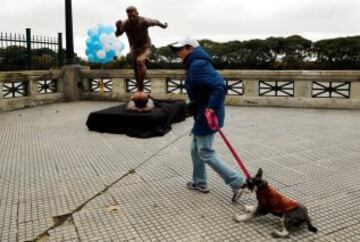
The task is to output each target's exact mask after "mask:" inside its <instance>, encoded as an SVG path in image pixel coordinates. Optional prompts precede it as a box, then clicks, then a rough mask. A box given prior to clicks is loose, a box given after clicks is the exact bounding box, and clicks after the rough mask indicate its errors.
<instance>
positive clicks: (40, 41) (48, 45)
mask: <svg viewBox="0 0 360 242" xmlns="http://www.w3.org/2000/svg"><path fill="white" fill-rule="evenodd" d="M63 52H64V51H63V46H62V33H58V36H57V38H54V37H45V36H33V35H31V29H29V28H27V29H26V34H14V33H3V32H0V71H12V70H26V69H27V70H33V69H38V70H44V69H45V70H46V69H50V68H57V67H61V66H62V65H63V62H64V53H63Z"/></svg>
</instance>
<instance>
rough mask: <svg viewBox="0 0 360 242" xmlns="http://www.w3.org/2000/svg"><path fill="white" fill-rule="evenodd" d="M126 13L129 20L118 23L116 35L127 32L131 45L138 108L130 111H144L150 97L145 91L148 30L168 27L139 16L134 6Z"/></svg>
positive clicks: (148, 41) (149, 50)
mask: <svg viewBox="0 0 360 242" xmlns="http://www.w3.org/2000/svg"><path fill="white" fill-rule="evenodd" d="M126 13H127V16H128V19H126V20H125V21H121V20H119V21H117V22H116V32H115V35H116V36H121V35H122V34H123V33H124V32H125V33H126V35H127V38H128V41H129V45H130V53H131V56H132V64H133V68H134V72H135V78H136V87H137V91H136V93H135V94H134V95H133V97H132V100H133V101H134V103H135V106H136V107H130V108H129V109H131V110H136V111H143V110H146V109H147V108H146V105H147V101H148V95H146V94H144V91H143V90H144V79H145V76H146V61H147V60H148V57H149V56H150V54H151V49H150V48H151V40H150V37H149V32H148V28H149V27H151V26H159V27H161V28H163V29H166V28H167V26H168V25H167V23H161V22H160V21H159V20H156V19H149V18H145V17H141V16H139V13H138V11H137V9H136V8H135V7H134V6H130V7H128V8H126Z"/></svg>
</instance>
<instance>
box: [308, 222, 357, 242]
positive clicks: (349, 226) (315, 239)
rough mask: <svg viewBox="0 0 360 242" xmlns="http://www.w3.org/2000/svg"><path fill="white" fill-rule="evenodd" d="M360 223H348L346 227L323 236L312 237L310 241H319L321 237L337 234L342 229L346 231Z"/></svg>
mask: <svg viewBox="0 0 360 242" xmlns="http://www.w3.org/2000/svg"><path fill="white" fill-rule="evenodd" d="M358 225H360V222H359V223H357V224H352V225H348V226H346V227H343V228H341V229H337V230H335V231H331V232H330V233H326V234H324V235H323V236H320V237H317V238H314V239H312V240H310V241H317V240H319V239H321V238H326V237H328V236H329V235H332V234H336V233H339V232H341V231H345V230H346V229H348V228H351V227H355V226H358Z"/></svg>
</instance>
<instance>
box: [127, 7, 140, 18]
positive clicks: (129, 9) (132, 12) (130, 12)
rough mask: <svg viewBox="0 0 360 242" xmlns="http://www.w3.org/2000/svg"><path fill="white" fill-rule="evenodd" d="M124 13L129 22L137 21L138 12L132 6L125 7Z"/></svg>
mask: <svg viewBox="0 0 360 242" xmlns="http://www.w3.org/2000/svg"><path fill="white" fill-rule="evenodd" d="M126 14H127V16H128V19H129V21H130V22H137V21H138V19H139V12H138V11H137V9H136V8H135V7H134V6H129V7H127V8H126Z"/></svg>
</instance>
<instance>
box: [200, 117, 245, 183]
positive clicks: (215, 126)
mask: <svg viewBox="0 0 360 242" xmlns="http://www.w3.org/2000/svg"><path fill="white" fill-rule="evenodd" d="M205 117H206V120H207V123H208V125H209V128H210V129H212V130H217V131H219V133H220V136H221V138H222V139H223V140H224V142H225V144H226V146H227V147H228V148H229V150H230V152H231V154H232V155H233V156H234V158H235V160H236V162H237V163H238V164H239V166H240V168H241V170H242V171H243V172H244V174H245V176H246V178H247V179H250V178H251V176H250V173H249V172H248V171H247V169H246V167H245V165H244V163H243V162H242V161H241V159H240V157H239V156H238V155H237V154H236V152H235V150H234V148H233V147H232V145H231V144H230V142H229V141H228V139H227V138H226V136H225V135H224V133H223V132H222V131H221V129H220V127H219V121H218V119H217V117H216V115H215V114H212V113H211V112H208V111H205Z"/></svg>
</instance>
